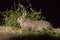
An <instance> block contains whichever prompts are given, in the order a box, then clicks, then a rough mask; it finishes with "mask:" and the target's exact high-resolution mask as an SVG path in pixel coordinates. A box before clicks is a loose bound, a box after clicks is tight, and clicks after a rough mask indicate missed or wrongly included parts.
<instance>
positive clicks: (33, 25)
mask: <svg viewBox="0 0 60 40" xmlns="http://www.w3.org/2000/svg"><path fill="white" fill-rule="evenodd" d="M26 15H27V12H26V11H25V12H24V13H23V15H22V16H21V17H19V18H17V23H18V24H20V26H21V28H22V29H31V30H36V31H43V29H48V28H49V27H50V23H49V22H47V21H44V20H39V21H37V20H29V19H26V18H25V16H26Z"/></svg>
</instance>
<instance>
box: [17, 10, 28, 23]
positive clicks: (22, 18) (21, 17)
mask: <svg viewBox="0 0 60 40" xmlns="http://www.w3.org/2000/svg"><path fill="white" fill-rule="evenodd" d="M26 15H27V12H26V11H25V12H24V13H23V15H22V16H20V17H19V18H18V19H17V23H19V24H22V23H23V22H24V20H25V16H26Z"/></svg>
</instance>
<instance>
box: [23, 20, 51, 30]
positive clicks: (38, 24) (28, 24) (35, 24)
mask: <svg viewBox="0 0 60 40" xmlns="http://www.w3.org/2000/svg"><path fill="white" fill-rule="evenodd" d="M22 25H23V28H25V29H26V28H32V29H37V30H40V29H42V28H45V29H47V28H48V26H49V25H50V23H49V22H47V21H43V20H40V21H32V20H26V21H24V22H23V24H22Z"/></svg>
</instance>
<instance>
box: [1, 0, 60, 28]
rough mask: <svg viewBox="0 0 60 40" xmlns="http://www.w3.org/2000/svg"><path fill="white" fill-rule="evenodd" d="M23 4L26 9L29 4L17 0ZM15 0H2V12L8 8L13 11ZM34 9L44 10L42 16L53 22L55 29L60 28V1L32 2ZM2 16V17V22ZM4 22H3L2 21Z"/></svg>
mask: <svg viewBox="0 0 60 40" xmlns="http://www.w3.org/2000/svg"><path fill="white" fill-rule="evenodd" d="M15 1H16V3H18V1H20V2H21V4H23V5H24V6H25V7H26V6H28V5H29V4H28V3H27V2H26V1H24V0H15ZM13 2H14V0H0V11H4V10H6V8H8V9H11V7H12V6H13ZM30 3H31V4H32V6H33V8H34V9H36V10H39V9H42V15H43V16H44V17H46V20H47V21H49V22H51V23H52V24H53V25H54V27H55V28H56V27H60V6H59V1H55V0H54V1H51V0H50V1H49V0H48V1H47V0H30ZM1 18H2V16H1V15H0V20H1ZM1 21H2V20H1Z"/></svg>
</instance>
